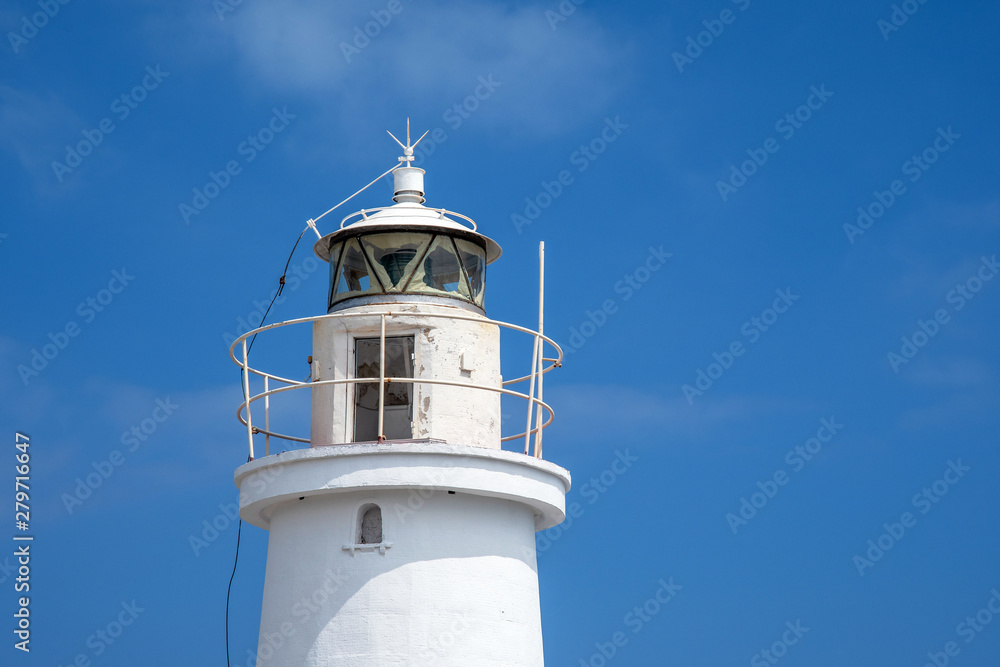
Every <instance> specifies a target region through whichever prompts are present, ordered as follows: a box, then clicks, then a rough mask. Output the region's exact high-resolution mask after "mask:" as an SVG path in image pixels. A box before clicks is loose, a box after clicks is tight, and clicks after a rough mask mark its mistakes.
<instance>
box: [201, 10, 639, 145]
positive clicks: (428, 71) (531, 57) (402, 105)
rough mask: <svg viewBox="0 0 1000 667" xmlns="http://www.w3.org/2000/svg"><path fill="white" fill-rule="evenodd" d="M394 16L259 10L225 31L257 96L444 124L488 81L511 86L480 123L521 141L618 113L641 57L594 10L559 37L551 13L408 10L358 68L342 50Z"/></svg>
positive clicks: (580, 14) (353, 115)
mask: <svg viewBox="0 0 1000 667" xmlns="http://www.w3.org/2000/svg"><path fill="white" fill-rule="evenodd" d="M384 7H385V5H384V4H382V3H376V4H374V5H369V6H368V7H366V8H365V9H358V8H356V7H344V6H341V5H334V4H332V3H326V2H319V1H318V0H304V1H302V2H297V3H295V4H289V3H281V4H273V3H263V2H259V3H249V2H248V3H244V4H243V5H241V6H240V7H239V8H238V9H237V11H236V12H234V13H233V14H231V15H228V16H227V18H226V20H225V21H221V22H218V26H217V27H216V28H214V29H215V30H218V31H221V33H222V34H224V35H225V36H226V38H227V39H229V40H231V43H232V46H233V47H234V48H235V50H236V53H237V55H238V56H239V58H240V59H241V61H242V66H243V67H244V69H245V75H246V83H247V85H248V86H252V87H253V89H254V90H256V91H258V92H259V91H260V90H261V89H262V88H266V89H270V90H272V91H275V92H283V93H289V94H294V95H301V96H308V98H309V99H318V98H324V97H326V98H328V100H330V99H332V101H333V102H334V103H335V108H336V111H335V112H333V113H336V114H338V115H340V116H341V118H340V119H339V120H338V122H344V123H348V122H349V123H352V124H354V126H355V127H357V126H358V125H361V126H367V125H368V124H369V123H376V122H377V123H382V120H383V119H382V118H381V117H380V116H381V114H383V113H390V112H391V113H399V112H402V113H411V114H413V115H414V117H415V118H421V119H422V121H423V124H427V123H428V122H429V123H435V124H439V123H440V122H441V120H440V116H441V115H442V114H443V113H444V111H445V110H446V109H448V108H449V107H451V106H452V105H453V104H455V103H459V102H461V101H462V100H463V99H465V98H466V97H467V96H468V95H470V94H472V93H473V92H474V90H475V88H476V86H477V85H478V82H477V79H478V77H479V76H488V75H490V74H492V75H493V77H494V79H495V80H496V81H499V82H500V83H501V86H500V87H499V88H498V89H497V90H496V92H494V93H493V94H492V95H491V98H490V99H489V100H488V102H484V103H483V104H482V105H481V107H480V109H479V110H477V111H476V112H475V113H476V116H475V117H476V120H477V122H483V123H486V124H488V125H489V126H491V127H495V128H500V129H502V130H505V131H509V132H510V133H511V134H516V135H524V136H539V135H551V134H558V133H560V132H563V131H566V130H567V129H572V128H573V127H576V126H579V125H582V124H592V123H593V122H594V120H595V117H597V119H598V120H599V119H600V117H601V116H603V115H604V114H609V113H611V114H613V113H614V109H613V108H612V107H613V104H614V96H615V93H616V91H617V90H619V89H620V87H621V86H622V85H624V84H625V83H626V80H627V79H628V78H629V74H628V73H629V71H630V70H631V68H630V67H629V63H630V61H631V58H632V52H631V49H630V47H629V46H627V45H626V43H625V42H624V40H622V39H620V38H618V37H616V36H613V35H612V34H611V33H610V32H609V31H607V30H605V29H604V28H603V27H602V26H600V25H599V24H598V23H597V21H596V20H595V19H594V18H592V16H591V15H588V13H587V12H586V11H585V8H580V9H578V11H577V12H576V13H575V14H573V15H572V16H571V17H570V19H569V20H568V21H566V22H565V23H563V24H560V26H559V29H557V30H552V29H551V27H550V26H549V24H548V21H547V20H546V18H545V16H544V11H545V9H548V8H549V7H548V6H524V7H516V8H512V7H510V6H509V5H507V6H505V5H501V4H495V3H459V2H432V1H427V2H424V1H418V2H410V1H409V0H405V1H404V3H403V10H402V11H401V12H400V13H399V14H397V15H395V16H393V17H392V20H391V21H390V22H389V23H388V24H387V25H386V26H385V27H380V32H379V34H377V35H376V36H375V37H373V38H371V40H370V43H368V44H367V45H365V46H364V48H362V49H360V53H351V54H349V55H350V60H351V62H347V58H345V55H344V52H343V48H342V46H341V44H342V43H346V44H350V45H351V46H352V47H353V40H354V39H355V36H356V31H355V28H360V29H361V30H362V31H363V30H364V28H365V25H366V23H369V22H372V21H374V19H373V17H372V15H371V14H370V12H371V11H376V12H379V11H381V10H383V9H384ZM382 16H383V19H384V16H385V15H382ZM371 32H375V31H374V30H371ZM358 43H359V44H362V45H364V44H365V42H364V41H363V40H359V42H358ZM289 103H291V102H289ZM373 116H374V118H373ZM400 122H401V119H400ZM434 126H435V125H430V127H434ZM380 129H383V128H380ZM425 129H426V128H425Z"/></svg>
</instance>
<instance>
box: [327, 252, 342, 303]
mask: <svg viewBox="0 0 1000 667" xmlns="http://www.w3.org/2000/svg"><path fill="white" fill-rule="evenodd" d="M342 248H343V244H340V243H338V244H337V245H335V246H333V247H332V248H330V294H329V295H328V297H327V303H328V304H333V297H334V296H335V292H334V291H333V289H334V288H335V287H336V286H337V269H338V268H340V251H341V249H342Z"/></svg>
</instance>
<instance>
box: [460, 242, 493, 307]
mask: <svg viewBox="0 0 1000 667" xmlns="http://www.w3.org/2000/svg"><path fill="white" fill-rule="evenodd" d="M455 245H456V247H458V254H459V257H461V258H462V266H463V267H465V274H466V275H467V276H468V277H469V287H470V288H471V290H472V300H473V301H475V302H476V305H477V306H479V307H480V308H482V306H483V288H484V287H485V286H486V285H485V283H486V251H485V250H483V249H482V248H481V247H480V246H478V245H477V244H475V243H473V242H472V241H466V240H465V239H455Z"/></svg>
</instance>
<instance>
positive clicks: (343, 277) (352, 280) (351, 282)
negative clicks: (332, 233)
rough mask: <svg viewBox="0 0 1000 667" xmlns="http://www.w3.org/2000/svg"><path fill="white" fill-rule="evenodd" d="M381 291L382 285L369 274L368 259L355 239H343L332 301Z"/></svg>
mask: <svg viewBox="0 0 1000 667" xmlns="http://www.w3.org/2000/svg"><path fill="white" fill-rule="evenodd" d="M381 293H382V286H381V284H380V283H379V281H378V279H377V278H375V277H374V276H372V275H371V271H370V267H369V266H368V260H366V259H365V255H364V253H363V252H361V246H360V245H358V241H357V239H350V240H349V241H345V242H344V249H343V251H342V252H341V255H340V263H339V266H338V270H337V284H336V287H334V289H333V301H334V302H336V301H340V300H342V299H349V298H351V297H355V296H363V295H366V294H381Z"/></svg>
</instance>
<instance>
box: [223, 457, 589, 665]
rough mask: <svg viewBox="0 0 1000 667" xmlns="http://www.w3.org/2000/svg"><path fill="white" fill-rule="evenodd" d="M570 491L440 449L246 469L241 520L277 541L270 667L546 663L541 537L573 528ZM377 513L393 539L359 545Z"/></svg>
mask: <svg viewBox="0 0 1000 667" xmlns="http://www.w3.org/2000/svg"><path fill="white" fill-rule="evenodd" d="M569 482H570V480H569V473H568V472H567V471H565V470H563V469H562V468H559V467H558V466H555V465H553V464H551V463H547V462H544V461H538V460H537V459H534V458H529V457H525V456H522V455H519V454H513V453H511V452H504V451H497V450H487V449H483V448H479V447H465V446H460V445H447V444H441V443H430V444H383V445H342V446H334V447H318V448H311V449H306V450H298V451H294V452H287V453H284V454H281V455H276V456H271V457H267V458H265V459H261V460H258V461H254V462H253V463H250V464H247V465H245V466H242V467H240V468H239V469H238V470H237V473H236V483H237V485H238V486H239V487H240V491H241V494H240V497H241V503H240V504H241V508H242V509H241V512H240V513H241V516H242V517H243V518H244V520H246V521H248V522H250V523H253V524H254V525H257V526H260V527H262V528H267V529H269V530H270V532H271V534H270V539H269V543H268V557H267V574H266V577H265V586H264V601H263V608H262V614H261V632H260V645H259V647H258V651H259V657H258V665H296V666H300V665H307V666H310V667H312V666H319V665H380V666H383V665H455V666H459V665H461V666H463V667H468V666H470V665H476V666H479V665H497V666H499V665H505V666H510V665H525V666H527V665H531V666H538V665H542V664H543V658H542V634H541V618H540V612H539V601H538V576H537V569H536V561H535V540H534V533H535V531H536V530H539V529H542V528H547V527H549V526H552V525H555V524H557V523H559V522H561V521H562V519H563V518H564V512H565V508H564V501H565V498H564V497H565V493H566V492H567V491H568V490H569ZM449 491H454V493H449ZM300 497H301V498H302V500H300V499H299V498H300ZM371 504H377V505H379V507H380V508H381V510H382V528H383V540H382V542H381V543H380V544H374V545H371V544H358V541H359V539H360V538H359V537H358V534H359V533H358V532H357V524H358V518H359V513H361V512H363V509H364V508H365V507H367V506H369V505H371ZM345 547H346V548H345Z"/></svg>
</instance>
